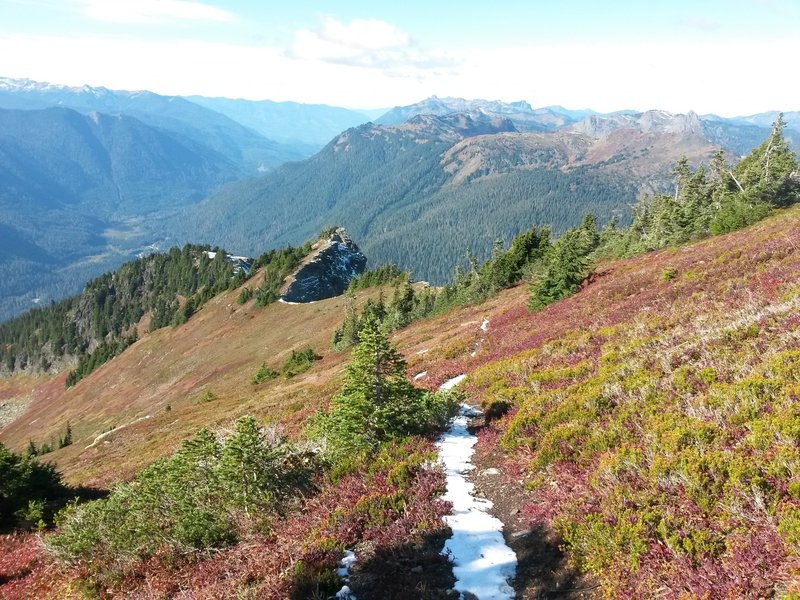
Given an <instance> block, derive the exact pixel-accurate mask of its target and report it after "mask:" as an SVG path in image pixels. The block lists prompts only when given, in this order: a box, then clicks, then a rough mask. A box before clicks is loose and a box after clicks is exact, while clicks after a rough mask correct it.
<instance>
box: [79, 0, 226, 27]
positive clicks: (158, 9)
mask: <svg viewBox="0 0 800 600" xmlns="http://www.w3.org/2000/svg"><path fill="white" fill-rule="evenodd" d="M83 13H84V14H85V15H86V16H87V17H89V18H90V19H93V20H95V21H104V22H110V23H126V24H164V23H172V22H175V21H216V22H230V21H233V20H234V19H235V16H234V15H233V13H230V12H228V11H226V10H223V9H221V8H217V7H216V6H211V5H210V4H203V3H202V2H193V1H191V0H86V1H85V2H84V3H83Z"/></svg>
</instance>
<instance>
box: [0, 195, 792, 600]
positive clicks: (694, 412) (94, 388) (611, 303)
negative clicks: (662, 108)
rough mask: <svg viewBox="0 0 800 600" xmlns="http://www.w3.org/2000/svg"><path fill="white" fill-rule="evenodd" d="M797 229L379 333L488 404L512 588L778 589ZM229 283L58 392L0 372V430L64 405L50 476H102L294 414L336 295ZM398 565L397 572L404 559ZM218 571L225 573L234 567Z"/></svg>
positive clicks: (640, 593) (787, 572)
mask: <svg viewBox="0 0 800 600" xmlns="http://www.w3.org/2000/svg"><path fill="white" fill-rule="evenodd" d="M798 239H800V209H798V208H793V209H789V210H785V211H781V212H779V213H777V214H776V215H775V216H773V217H771V218H769V219H767V220H765V221H763V222H762V223H759V224H758V225H755V226H753V227H750V228H748V229H746V230H743V231H740V232H736V233H733V234H729V235H726V236H720V237H716V238H711V239H708V240H705V241H702V242H699V243H696V244H693V245H690V246H684V247H680V248H676V249H667V250H662V251H659V252H651V253H646V254H643V255H640V256H638V257H635V258H631V259H625V260H617V261H613V262H608V263H605V264H603V265H601V266H600V267H599V268H598V269H597V270H596V272H595V274H594V275H593V276H592V277H591V278H590V280H589V281H588V282H587V283H586V284H585V285H584V286H583V288H582V289H581V290H580V291H579V292H578V293H577V294H576V295H574V296H573V297H571V298H568V299H566V300H563V301H561V302H558V303H556V304H553V305H552V306H550V307H548V308H547V309H545V310H544V311H542V312H539V313H530V312H529V311H528V309H527V308H526V306H525V304H526V301H527V296H528V292H527V289H526V288H525V287H524V286H520V287H517V288H514V289H511V290H508V291H506V292H503V293H502V294H501V295H499V296H497V297H495V298H493V299H491V300H489V301H488V302H486V303H484V304H482V305H477V306H471V307H467V308H461V309H456V310H453V311H451V312H449V313H448V314H446V315H445V316H443V317H441V318H438V319H434V320H428V321H420V322H417V323H414V324H412V325H411V326H409V327H407V328H405V329H402V330H400V331H399V332H397V333H396V334H395V335H394V336H393V340H394V341H395V342H396V343H397V344H398V346H399V348H400V349H401V350H402V352H403V353H404V354H405V355H406V357H407V360H408V375H409V377H411V376H414V375H417V374H422V373H425V374H424V375H421V376H420V377H419V378H418V383H419V384H422V385H424V386H426V387H428V388H430V389H435V388H436V387H438V386H439V385H440V384H441V383H442V382H443V381H445V380H446V379H449V378H450V377H452V376H455V375H458V374H461V373H467V374H468V379H467V381H466V386H467V388H466V389H467V390H468V393H469V398H470V401H471V402H473V403H476V404H477V403H480V404H482V405H483V406H484V408H485V409H487V411H488V413H489V414H490V415H494V416H495V417H498V416H499V418H496V419H490V420H489V422H488V423H487V425H486V426H485V427H483V428H482V429H481V431H480V433H479V443H478V457H479V464H478V467H479V469H478V475H477V477H476V482H477V484H478V486H479V488H480V489H481V490H482V493H485V494H487V495H488V496H489V498H490V499H493V500H495V501H496V512H497V514H498V515H499V516H500V517H501V518H502V519H503V520H504V521H505V524H506V530H505V531H506V534H507V539H508V541H509V544H510V545H511V546H512V548H514V549H515V550H516V552H517V554H518V557H519V560H520V569H519V571H518V579H517V581H516V582H515V587H516V590H517V593H518V596H519V597H523V598H535V597H549V596H550V595H551V594H556V593H558V594H563V593H564V587H566V588H567V593H568V595H569V594H573V595H575V596H577V595H579V594H580V593H583V594H586V593H591V590H590V589H588V590H587V589H586V587H585V586H586V585H587V583H588V584H589V585H590V586H591V585H594V584H592V583H591V581H592V580H591V579H588V580H587V579H582V578H581V577H583V578H585V577H586V575H583V576H580V575H577V574H576V573H575V570H574V569H575V568H578V569H579V570H583V571H584V572H588V573H590V574H591V576H592V577H594V581H596V582H597V584H599V585H600V586H601V591H602V592H603V593H604V594H606V595H610V596H616V597H651V596H653V595H654V594H656V593H663V590H668V591H669V594H668V595H669V596H675V597H678V596H681V595H689V596H702V595H704V594H705V595H707V596H708V597H710V598H723V597H743V596H748V595H758V596H770V595H780V594H782V593H788V592H792V591H794V592H797V591H798V589H797V588H798V573H800V570H799V569H800V564H798V555H797V544H798V540H797V537H796V536H797V533H796V532H797V529H796V527H797V525H796V523H797V518H798V517H797V515H798V514H800V501H799V500H798V498H797V494H796V491H797V487H798V484H799V483H800V482H798V480H797V475H796V474H797V465H799V464H800V440H798V438H797V431H798V427H800V415H799V414H798V413H797V408H796V406H797V399H798V388H797V382H798V381H800V372H799V371H798V365H800V362H798V360H797V353H798V348H799V347H800V343H799V341H798V340H800V337H799V336H800V322H799V321H798V319H797V312H798V306H800V285H799V284H800V248H798V246H797V240H798ZM370 293H371V294H372V293H374V291H373V292H370ZM235 297H236V291H233V292H227V293H224V294H222V295H220V296H218V297H217V298H215V299H213V300H212V301H210V302H209V303H208V304H207V305H205V306H204V307H203V308H202V309H201V310H200V311H199V312H198V313H197V314H196V315H195V316H194V317H193V318H192V319H191V320H190V321H189V322H188V323H186V324H184V325H182V326H180V327H178V328H176V329H163V330H159V331H158V332H156V333H155V334H150V335H147V336H144V337H143V339H141V340H139V341H138V342H136V343H135V344H134V345H133V346H132V347H130V348H129V349H128V350H127V351H126V352H125V353H123V354H122V355H121V356H119V357H117V358H115V359H114V360H112V361H111V362H109V363H107V364H106V365H104V366H103V367H101V368H100V369H98V370H97V371H95V372H94V373H92V374H91V375H90V376H88V377H87V378H86V379H85V380H83V381H81V382H80V383H79V384H78V385H76V386H75V387H74V388H73V389H71V390H67V391H64V390H63V385H62V380H63V376H61V377H59V378H56V379H55V380H45V381H40V382H31V380H30V379H24V380H23V379H18V380H11V381H9V382H6V383H5V384H4V387H3V388H2V389H4V390H5V391H4V392H2V394H3V397H5V398H7V400H6V402H7V403H9V404H11V403H15V402H16V403H17V408H16V410H17V411H18V414H19V413H20V412H21V411H23V410H25V407H27V410H25V412H22V413H21V416H19V417H18V418H16V420H14V421H13V422H11V423H10V424H9V425H6V426H5V427H4V428H3V429H0V441H2V442H3V443H8V444H10V445H11V446H12V447H14V448H17V449H22V448H23V447H24V446H25V445H26V444H27V441H28V439H30V438H31V436H32V435H34V432H39V433H36V434H35V435H40V434H44V435H56V434H58V433H59V432H60V431H62V428H63V427H64V423H65V421H66V420H69V421H70V423H71V424H72V427H73V431H74V435H75V442H74V443H73V444H72V445H71V446H68V447H66V448H63V449H61V450H58V451H56V452H54V453H53V454H52V457H53V458H54V459H55V460H57V462H58V464H59V466H60V467H61V468H62V469H64V470H65V472H66V473H67V475H68V478H69V479H70V480H71V481H82V482H92V483H99V484H107V483H109V482H111V481H114V480H116V479H117V478H119V477H127V476H128V475H130V474H131V473H132V472H133V471H134V470H136V469H138V468H140V467H141V466H143V465H145V464H147V463H149V462H150V461H152V460H154V459H155V458H157V457H159V456H163V455H164V454H167V453H168V452H169V451H170V450H171V449H172V448H173V447H174V446H175V445H176V444H177V443H178V441H179V440H180V439H181V438H182V437H185V436H186V435H188V434H189V433H191V432H192V431H193V430H196V429H197V428H198V427H201V426H204V425H212V426H215V427H220V426H221V427H223V428H224V427H226V426H228V425H229V424H230V423H231V420H232V419H233V418H235V417H236V416H238V415H241V414H245V413H252V414H255V415H258V416H259V418H260V419H262V420H264V421H266V422H282V423H284V424H285V426H286V427H288V429H289V431H297V428H298V426H299V425H300V424H301V423H303V422H304V421H305V420H306V419H307V417H308V416H309V415H310V414H311V412H312V411H314V410H315V409H316V407H318V406H321V405H323V404H324V403H326V401H327V400H328V399H329V398H330V397H331V395H333V394H334V393H335V391H336V390H337V389H338V386H339V383H340V382H341V377H342V368H343V365H344V362H345V361H346V359H347V356H346V355H345V354H329V353H328V351H327V350H326V349H327V347H328V344H329V340H330V335H331V332H332V331H333V329H334V328H335V327H336V326H338V325H339V323H341V319H342V317H343V312H344V300H343V299H342V298H334V299H329V300H325V301H322V302H318V303H315V304H311V305H298V306H291V305H285V304H274V305H271V306H269V307H267V308H265V309H256V308H255V307H253V306H251V305H244V306H241V305H238V304H236V303H235ZM361 299H362V301H363V300H364V296H363V295H362V296H361ZM277 324H280V326H279V327H278V326H277ZM305 345H311V346H312V347H314V348H315V349H317V351H318V352H320V353H322V354H323V355H324V358H323V360H322V361H320V362H318V363H315V365H314V366H313V367H312V368H311V370H309V371H308V372H307V373H305V374H303V375H299V376H297V377H295V378H292V379H284V378H279V379H275V380H273V381H272V382H270V383H266V384H260V385H259V386H254V385H253V384H252V383H250V382H249V379H250V377H251V376H252V374H253V373H254V372H255V370H256V369H257V368H258V365H260V364H261V363H262V362H266V363H267V364H268V365H271V366H273V367H275V366H277V365H278V364H279V363H280V362H281V360H282V358H283V357H285V356H286V354H287V353H288V351H289V350H290V349H297V348H300V347H303V346H305ZM208 391H210V392H213V394H212V395H211V396H210V397H209V396H208V395H206V394H205V392H208ZM9 400H10V402H8V401H9ZM167 405H169V410H167ZM504 411H507V414H505V416H502V415H503V412H504ZM113 425H116V426H117V427H116V428H115V429H113V430H112V431H110V432H109V433H105V434H104V433H103V432H104V431H106V430H108V428H109V427H111V426H113ZM98 436H100V437H99V439H98ZM490 467H491V468H490ZM298 531H299V530H298ZM512 534H513V535H512ZM254 543H256V542H254ZM258 544H262V542H258ZM562 544H563V545H564V547H565V549H566V556H565V555H563V554H561V553H560V551H559V550H558V547H559V545H562ZM259 547H262V546H259ZM264 549H265V550H266V547H264ZM270 552H272V551H270ZM221 556H222V555H221ZM224 556H225V557H227V558H226V559H225V560H231V561H234V562H232V563H230V564H237V565H242V564H250V563H248V562H247V561H246V560H245V559H244V558H242V557H241V556H239V555H238V554H235V552H234V554H230V553H226V554H224ZM237 557H238V558H237ZM568 559H569V562H568ZM220 560H222V558H220ZM241 561H244V563H242V562H241ZM382 564H383V563H382ZM402 564H403V565H404V566H402V567H397V568H398V569H400V570H399V571H398V576H400V577H403V576H408V572H407V571H408V569H411V568H412V567H413V566H414V565H415V564H416V563H413V562H411V563H406V562H404V563H402ZM426 564H427V563H426ZM222 566H224V565H221V564H218V563H216V562H213V561H212V563H211V564H210V568H212V569H217V570H218V569H220V568H222ZM226 568H229V570H228V571H227V573H228V574H227V575H225V576H224V577H227V578H230V577H233V578H234V579H233V580H228V585H239V583H241V582H239V580H238V579H236V578H237V577H240V576H241V577H244V574H243V572H240V571H237V570H236V569H238V568H240V567H236V568H234V569H233V570H230V565H229V566H228V567H226ZM364 568H365V569H366V568H368V567H367V566H365V567H364ZM373 568H374V565H373ZM403 569H405V571H403ZM548 569H550V570H552V572H550V571H548ZM192 573H194V574H193V575H191V577H198V576H199V575H198V572H197V571H195V570H193V571H192ZM237 573H238V574H237ZM414 573H416V572H414ZM403 574H405V575H403ZM187 576H189V575H187ZM411 576H412V577H415V575H413V573H412V575H411ZM153 577H154V578H155V577H157V575H155V574H153ZM220 577H222V575H221V574H220ZM196 581H197V580H196V579H195V582H196ZM415 581H416V580H415ZM152 582H153V583H154V584H158V581H157V580H156V579H153V581H152ZM236 582H239V583H236ZM206 585H210V586H211V587H209V588H208V589H218V588H214V587H213V586H214V585H218V582H216V580H215V582H214V583H213V585H212V583H211V582H209V581H208V580H206ZM571 586H576V587H577V590H576V589H573V588H572V587H571ZM570 589H573V591H572V592H570V591H569V590H570ZM658 590H662V592H659V591H658ZM437 593H438V592H437ZM430 597H440V596H436V595H431V596H430Z"/></svg>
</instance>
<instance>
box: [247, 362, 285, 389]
mask: <svg viewBox="0 0 800 600" xmlns="http://www.w3.org/2000/svg"><path fill="white" fill-rule="evenodd" d="M277 377H278V372H277V371H275V370H274V369H270V368H269V367H268V366H267V364H266V363H262V364H261V366H260V367H259V369H258V371H256V374H255V375H253V378H252V379H251V380H250V382H251V383H252V384H253V385H258V384H259V383H264V382H265V381H272V380H273V379H275V378H277Z"/></svg>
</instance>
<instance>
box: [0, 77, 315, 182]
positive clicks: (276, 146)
mask: <svg viewBox="0 0 800 600" xmlns="http://www.w3.org/2000/svg"><path fill="white" fill-rule="evenodd" d="M54 106H58V107H62V108H71V109H73V110H76V111H78V112H80V113H83V114H89V113H92V112H97V113H104V114H108V115H125V116H128V117H134V118H136V119H139V120H140V121H142V122H143V123H146V124H147V125H150V126H152V127H158V128H160V129H164V130H167V131H169V132H172V133H173V134H177V135H179V136H183V137H185V138H188V139H189V140H192V141H193V142H195V143H198V144H202V145H204V146H206V147H208V149H210V150H213V151H214V152H218V153H219V154H221V155H222V156H224V157H226V158H227V159H229V160H230V161H232V162H234V163H236V164H237V165H238V168H239V171H240V175H241V176H246V175H248V174H251V175H252V174H255V173H257V172H258V170H259V169H260V170H262V171H263V170H267V169H270V168H272V167H274V166H276V165H278V164H281V163H283V162H285V161H287V160H298V159H301V158H304V157H305V156H308V153H307V152H306V151H304V150H303V149H298V148H295V147H292V146H291V145H285V144H280V143H278V142H275V141H273V140H269V139H266V138H265V137H264V136H263V135H261V134H259V133H257V132H255V131H253V130H252V129H250V128H248V127H246V126H244V125H242V124H241V123H238V122H237V121H234V120H233V119H231V118H229V117H226V116H225V115H223V114H220V113H218V112H216V111H214V110H210V109H208V108H205V107H202V106H200V105H198V104H195V103H193V102H190V101H188V100H186V99H184V98H180V97H177V96H161V95H159V94H154V93H152V92H147V91H139V92H127V91H115V90H109V89H106V88H103V87H90V86H83V87H69V86H63V85H52V84H49V83H40V82H36V81H31V80H29V79H8V78H0V108H15V109H24V110H33V109H39V108H48V107H54Z"/></svg>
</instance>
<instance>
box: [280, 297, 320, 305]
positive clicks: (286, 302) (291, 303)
mask: <svg viewBox="0 0 800 600" xmlns="http://www.w3.org/2000/svg"><path fill="white" fill-rule="evenodd" d="M278 302H283V303H284V304H290V305H292V306H297V305H299V304H314V303H313V302H289V301H288V300H284V299H283V298H278Z"/></svg>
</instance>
